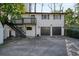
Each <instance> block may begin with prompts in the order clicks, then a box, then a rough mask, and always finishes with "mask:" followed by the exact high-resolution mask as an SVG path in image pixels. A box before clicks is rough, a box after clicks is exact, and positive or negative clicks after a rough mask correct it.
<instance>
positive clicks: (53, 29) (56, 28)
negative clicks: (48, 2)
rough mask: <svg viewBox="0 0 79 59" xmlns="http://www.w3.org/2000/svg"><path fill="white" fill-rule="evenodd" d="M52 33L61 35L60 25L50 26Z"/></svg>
mask: <svg viewBox="0 0 79 59" xmlns="http://www.w3.org/2000/svg"><path fill="white" fill-rule="evenodd" d="M52 35H61V27H52Z"/></svg>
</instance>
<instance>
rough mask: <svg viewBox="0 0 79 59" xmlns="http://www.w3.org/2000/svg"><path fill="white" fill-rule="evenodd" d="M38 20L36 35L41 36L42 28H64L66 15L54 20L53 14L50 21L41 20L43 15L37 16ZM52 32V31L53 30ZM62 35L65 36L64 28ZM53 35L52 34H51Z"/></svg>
mask: <svg viewBox="0 0 79 59" xmlns="http://www.w3.org/2000/svg"><path fill="white" fill-rule="evenodd" d="M35 16H36V19H37V25H36V28H37V31H36V33H37V34H39V35H40V36H41V30H40V29H41V27H50V28H52V27H61V28H62V27H64V15H61V19H53V14H50V15H49V19H41V14H36V15H35ZM51 31H52V30H51ZM61 32H62V35H64V28H62V31H61ZM50 33H52V32H50ZM51 36H52V34H51Z"/></svg>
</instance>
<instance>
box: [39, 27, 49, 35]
mask: <svg viewBox="0 0 79 59" xmlns="http://www.w3.org/2000/svg"><path fill="white" fill-rule="evenodd" d="M41 35H50V27H41Z"/></svg>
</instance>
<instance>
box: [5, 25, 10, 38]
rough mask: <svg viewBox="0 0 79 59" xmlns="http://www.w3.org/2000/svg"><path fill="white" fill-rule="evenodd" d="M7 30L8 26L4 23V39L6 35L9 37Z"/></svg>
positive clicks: (8, 29)
mask: <svg viewBox="0 0 79 59" xmlns="http://www.w3.org/2000/svg"><path fill="white" fill-rule="evenodd" d="M9 31H10V28H9V26H7V25H5V26H4V39H6V38H7V37H9Z"/></svg>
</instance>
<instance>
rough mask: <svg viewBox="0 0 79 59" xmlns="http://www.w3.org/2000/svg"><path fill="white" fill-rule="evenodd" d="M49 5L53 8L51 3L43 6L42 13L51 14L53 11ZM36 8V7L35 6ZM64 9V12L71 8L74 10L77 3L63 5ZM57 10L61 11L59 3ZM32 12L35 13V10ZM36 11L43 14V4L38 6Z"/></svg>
mask: <svg viewBox="0 0 79 59" xmlns="http://www.w3.org/2000/svg"><path fill="white" fill-rule="evenodd" d="M48 5H50V6H51V4H50V3H45V4H44V5H43V11H42V12H51V9H50V8H49V7H48ZM33 6H34V5H33ZM62 7H63V8H64V11H65V10H66V9H67V8H71V9H74V7H75V3H63V5H62ZM52 9H53V4H52ZM56 10H59V3H57V4H56ZM32 11H33V8H32ZM36 11H37V12H41V4H40V3H39V4H37V7H36Z"/></svg>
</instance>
